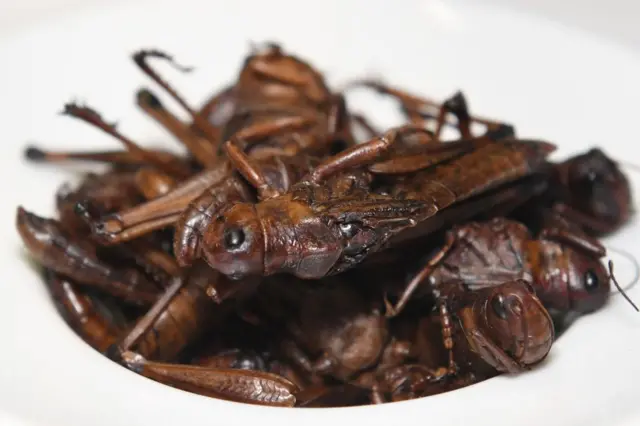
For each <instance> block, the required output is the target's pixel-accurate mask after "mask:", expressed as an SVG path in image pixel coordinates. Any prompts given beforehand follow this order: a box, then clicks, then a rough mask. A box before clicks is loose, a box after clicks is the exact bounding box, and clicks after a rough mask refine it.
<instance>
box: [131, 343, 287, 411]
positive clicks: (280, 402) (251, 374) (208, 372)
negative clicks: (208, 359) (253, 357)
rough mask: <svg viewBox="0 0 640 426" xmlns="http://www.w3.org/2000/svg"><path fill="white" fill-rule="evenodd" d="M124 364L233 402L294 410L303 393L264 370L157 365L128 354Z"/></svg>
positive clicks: (156, 377) (188, 388) (178, 386)
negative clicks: (298, 393) (299, 395)
mask: <svg viewBox="0 0 640 426" xmlns="http://www.w3.org/2000/svg"><path fill="white" fill-rule="evenodd" d="M123 361H124V363H125V364H126V365H127V367H128V368H129V369H131V370H133V371H135V372H137V373H139V374H141V375H143V376H145V377H147V378H150V379H152V380H155V381H158V382H160V383H164V384H166V385H170V386H173V387H176V388H178V389H182V390H186V391H188V392H193V393H197V394H200V395H205V396H210V397H214V398H219V399H225V400H229V401H236V402H244V403H249V404H256V405H267V406H275V407H293V406H294V405H295V403H296V397H295V394H296V393H297V392H298V391H299V389H298V387H297V386H296V385H294V384H293V383H292V382H290V381H289V380H287V379H285V378H284V377H281V376H278V375H276V374H272V373H266V372H262V371H251V370H240V369H232V368H208V367H201V366H195V365H182V364H169V363H161V362H154V361H149V360H146V359H145V358H143V357H142V356H140V355H138V354H135V353H133V352H125V353H124V354H123Z"/></svg>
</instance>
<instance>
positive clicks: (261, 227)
mask: <svg viewBox="0 0 640 426" xmlns="http://www.w3.org/2000/svg"><path fill="white" fill-rule="evenodd" d="M419 132H423V133H428V132H426V131H425V130H424V129H422V128H416V127H415V126H405V127H401V128H396V129H392V130H390V131H389V132H387V133H385V134H384V135H383V136H381V137H378V138H374V139H372V140H371V141H369V142H366V143H363V144H360V145H357V146H355V147H352V148H349V149H347V150H346V151H343V152H342V153H340V154H338V155H336V156H334V157H332V158H329V159H327V160H325V161H324V162H323V163H322V164H320V165H319V166H318V167H316V168H315V169H314V170H313V172H312V173H310V175H309V176H308V177H307V178H305V179H303V180H301V181H300V182H298V183H297V184H296V185H294V186H293V187H292V189H291V190H290V191H289V192H288V193H286V194H283V195H280V194H279V192H278V191H276V190H274V189H273V188H271V190H270V191H271V193H272V194H273V195H274V196H272V197H268V198H267V197H264V198H265V199H264V200H263V201H261V202H260V203H257V204H247V203H236V204H233V205H231V206H229V207H228V208H226V209H225V210H224V211H223V212H222V214H221V215H220V216H219V217H217V218H216V219H215V220H214V221H213V223H212V224H211V225H210V226H209V227H208V228H207V229H206V231H205V233H204V238H203V244H202V251H203V257H204V258H205V260H206V261H207V263H209V265H211V266H212V267H213V268H215V269H217V270H219V271H221V272H222V273H224V274H226V275H229V276H232V277H241V276H246V275H271V274H274V273H277V272H285V273H290V274H294V275H296V276H298V277H301V278H320V277H323V276H326V275H331V274H336V273H339V272H342V271H344V270H346V269H349V268H351V267H353V266H355V265H357V264H358V263H360V262H361V261H362V260H363V259H364V258H366V257H367V256H368V255H370V254H371V253H374V252H376V251H378V250H381V249H383V248H384V247H385V244H387V242H388V241H389V240H390V239H391V238H392V237H395V236H397V234H400V233H402V231H406V233H405V234H407V235H409V234H411V238H417V237H419V236H420V235H421V232H420V231H419V230H420V227H423V226H426V225H428V222H429V220H433V219H435V218H436V217H437V216H438V212H440V211H441V210H444V209H446V208H447V207H449V206H452V205H454V204H456V203H458V202H461V201H463V200H465V199H468V198H471V197H474V196H481V194H483V193H485V192H487V191H489V190H492V189H495V188H498V187H501V186H505V185H508V184H510V183H511V182H513V181H516V180H518V179H520V178H523V177H525V176H528V175H531V174H533V173H535V172H537V171H538V170H539V169H540V168H541V167H544V165H545V164H546V162H545V159H546V156H547V155H548V154H549V153H550V152H551V151H552V150H553V149H554V146H553V145H551V144H548V143H545V142H537V141H522V140H511V141H499V142H491V141H488V142H487V143H483V144H480V146H479V147H478V148H477V149H475V150H473V151H472V152H471V153H468V154H465V155H462V156H460V157H458V158H456V159H454V160H451V161H449V162H448V163H445V164H442V165H438V166H434V167H431V168H428V169H426V170H424V171H420V172H417V173H415V174H413V175H411V176H410V177H408V178H407V179H404V180H402V181H401V183H399V184H398V185H396V186H393V185H391V191H390V192H389V193H375V192H373V191H372V190H371V186H372V179H373V175H372V174H371V173H370V172H369V171H367V170H362V169H358V168H357V167H358V166H365V165H368V164H371V163H374V162H376V161H381V160H384V159H385V158H384V157H381V156H382V155H385V154H387V155H388V153H389V151H390V149H391V147H392V146H393V145H394V143H395V142H396V141H397V140H398V139H401V138H402V137H403V136H405V135H408V134H414V133H419ZM446 145H447V144H443V145H442V146H446ZM404 166H406V165H404ZM354 168H355V170H354ZM391 168H392V167H391ZM420 168H422V165H420V166H419V167H417V169H418V170H420ZM349 170H354V171H352V172H349V173H341V172H347V171H349ZM404 171H405V172H408V171H409V170H407V169H406V167H405V168H404ZM243 174H245V175H249V174H255V175H260V170H259V169H257V168H249V169H248V170H247V169H245V170H244V172H243ZM265 192H267V191H263V193H265ZM476 213H479V212H476ZM468 214H470V215H472V212H468ZM422 234H423V233H422Z"/></svg>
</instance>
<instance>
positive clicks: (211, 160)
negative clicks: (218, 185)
mask: <svg viewBox="0 0 640 426" xmlns="http://www.w3.org/2000/svg"><path fill="white" fill-rule="evenodd" d="M136 100H137V103H138V106H139V107H140V108H141V109H142V110H143V111H144V112H145V113H146V114H147V115H149V116H150V117H151V118H153V119H154V120H155V121H156V122H157V123H159V124H160V125H161V126H162V127H164V128H165V129H166V130H167V131H169V132H170V133H171V134H172V135H173V136H174V137H175V138H176V139H177V140H178V141H180V142H181V143H182V144H183V145H184V146H185V147H187V149H188V150H189V152H191V155H193V157H194V158H195V159H196V161H198V163H200V164H201V165H203V166H204V167H212V166H213V165H215V164H216V163H217V162H218V161H220V159H219V158H218V155H217V153H216V150H215V148H214V145H213V144H212V142H211V141H209V140H206V139H204V138H202V137H200V136H199V135H198V134H197V133H195V132H194V131H193V130H192V129H191V128H189V126H188V125H186V124H185V123H183V122H182V121H181V120H180V119H178V118H177V117H176V116H175V115H174V114H172V113H171V112H170V111H168V110H167V109H166V108H165V107H164V105H162V103H161V102H160V99H158V97H157V96H155V95H154V94H153V93H152V92H151V91H150V90H147V89H141V90H139V91H138V93H137V95H136Z"/></svg>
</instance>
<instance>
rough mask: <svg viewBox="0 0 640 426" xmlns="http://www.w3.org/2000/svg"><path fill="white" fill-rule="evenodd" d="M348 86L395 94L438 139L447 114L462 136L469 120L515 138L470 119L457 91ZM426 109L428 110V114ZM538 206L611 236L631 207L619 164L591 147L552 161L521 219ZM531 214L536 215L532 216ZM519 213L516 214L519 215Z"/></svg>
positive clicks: (366, 83)
mask: <svg viewBox="0 0 640 426" xmlns="http://www.w3.org/2000/svg"><path fill="white" fill-rule="evenodd" d="M350 86H351V87H368V88H371V89H374V90H376V91H377V92H379V93H382V94H386V95H389V96H392V97H394V98H396V99H397V100H398V101H399V102H400V104H401V106H402V111H403V112H404V113H405V115H406V116H407V119H408V120H410V121H411V122H412V123H414V124H417V125H423V126H426V125H427V124H428V118H437V120H435V121H434V123H435V129H434V138H436V139H439V137H440V134H441V131H442V129H443V126H444V125H445V124H452V123H451V122H450V121H449V120H447V117H446V115H447V114H448V113H450V114H452V115H453V116H454V117H455V119H456V120H455V121H456V123H455V125H456V127H457V128H458V130H459V132H460V135H461V136H462V137H463V138H468V137H471V136H472V132H471V124H472V123H474V122H475V123H480V124H482V125H484V126H485V127H486V128H487V133H486V134H487V135H488V136H489V137H491V138H494V139H495V138H500V139H501V138H505V137H507V138H508V137H514V136H515V130H514V129H513V127H511V126H509V125H506V124H503V123H497V122H495V121H492V120H488V119H485V118H478V117H472V116H471V115H470V113H469V110H468V107H467V101H466V99H465V97H464V95H463V94H462V93H461V92H458V93H456V94H455V95H454V96H452V97H451V98H449V99H447V100H446V101H445V102H443V103H442V104H441V105H439V104H438V103H436V102H434V101H432V100H429V99H425V98H423V97H420V96H417V95H414V94H411V93H408V92H406V91H404V90H402V89H399V88H396V87H390V86H387V85H385V84H383V83H381V82H377V81H372V80H357V81H355V82H353V83H351V84H350ZM429 111H430V113H429ZM541 206H546V207H552V208H553V210H554V211H555V212H556V213H558V214H561V215H562V216H563V217H564V218H566V219H568V220H570V221H571V222H573V223H577V224H579V225H580V226H581V227H582V228H583V229H584V230H585V231H587V232H588V233H589V234H591V235H595V236H601V235H604V234H609V233H611V232H613V231H615V230H616V229H618V228H619V227H620V226H622V225H624V224H625V223H626V222H627V221H628V220H629V218H630V216H631V213H632V210H633V200H632V194H631V190H630V186H629V181H628V179H627V177H626V176H625V174H624V173H623V171H622V170H621V168H620V165H619V164H618V163H617V162H615V161H614V160H612V159H611V158H610V157H608V156H607V155H606V154H605V153H604V152H603V151H602V150H601V149H598V148H593V149H590V150H589V151H587V152H584V153H582V154H579V155H576V156H574V157H571V158H569V159H567V160H566V161H563V162H560V163H556V164H554V167H553V168H551V169H550V184H549V190H548V191H547V193H546V194H544V196H543V197H541V198H536V199H535V200H532V202H531V203H528V204H527V205H526V206H524V207H523V208H522V211H521V213H522V215H521V216H522V218H525V217H526V218H527V222H528V221H529V220H532V215H531V212H532V211H536V212H537V211H539V208H540V207H541ZM533 216H534V219H535V216H539V215H537V214H534V215H533ZM518 217H520V216H518Z"/></svg>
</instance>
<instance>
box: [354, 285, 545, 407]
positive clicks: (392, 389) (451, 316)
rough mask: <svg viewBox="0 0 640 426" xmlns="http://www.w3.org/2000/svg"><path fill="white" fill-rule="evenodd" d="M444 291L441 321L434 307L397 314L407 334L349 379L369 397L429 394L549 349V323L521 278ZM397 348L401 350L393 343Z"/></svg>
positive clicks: (519, 367)
mask: <svg viewBox="0 0 640 426" xmlns="http://www.w3.org/2000/svg"><path fill="white" fill-rule="evenodd" d="M443 290H444V291H443V292H442V293H441V294H439V295H438V298H439V299H440V300H446V305H447V307H448V308H450V309H451V311H450V312H449V311H447V312H446V313H445V315H446V318H445V320H444V323H445V324H446V325H447V327H445V328H444V329H443V328H442V327H441V325H442V323H443V317H442V315H443V312H442V311H441V310H438V309H434V311H433V312H432V314H431V315H428V316H424V315H423V316H422V317H421V318H417V319H416V318H415V315H414V316H409V317H405V318H398V319H397V320H396V321H401V324H405V325H411V326H412V327H409V329H408V330H409V333H410V334H413V336H411V335H409V336H398V338H399V340H397V341H395V347H396V349H394V350H393V354H394V355H391V356H389V351H388V350H386V351H385V356H383V358H382V360H381V362H380V363H379V364H378V365H377V366H376V368H375V369H374V370H372V371H369V372H366V373H364V374H362V375H360V376H359V377H358V378H357V379H356V380H355V382H354V383H356V384H357V385H358V386H364V387H366V388H368V389H370V390H371V401H372V402H373V403H376V404H379V403H383V402H387V401H400V400H405V399H412V398H419V397H423V396H428V395H434V394H437V393H442V392H446V391H449V390H453V389H456V388H459V387H462V386H467V385H470V384H472V383H477V382H478V381H481V380H485V379H488V378H490V377H493V376H495V375H496V374H499V373H508V374H517V373H519V372H522V371H524V370H528V369H530V368H532V367H533V366H534V365H536V364H538V363H539V362H541V361H542V360H543V359H544V358H545V357H546V356H547V354H548V353H549V350H550V348H551V345H552V343H553V337H554V326H553V322H552V320H551V317H550V315H549V313H548V312H547V311H546V309H545V308H544V307H543V306H542V304H541V302H540V300H539V299H538V298H537V297H536V296H535V294H534V293H533V291H532V289H531V286H530V285H529V284H528V283H527V282H525V281H523V280H515V281H511V282H505V283H503V284H501V285H497V286H494V287H489V288H483V289H478V290H468V289H466V288H464V286H462V285H451V286H446V287H445V288H444V289H443ZM432 306H433V305H432ZM436 306H437V305H436ZM405 334H406V333H405ZM394 337H395V336H394ZM454 343H455V344H454ZM402 347H404V351H399V350H398V349H397V348H402ZM447 365H448V367H447Z"/></svg>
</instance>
